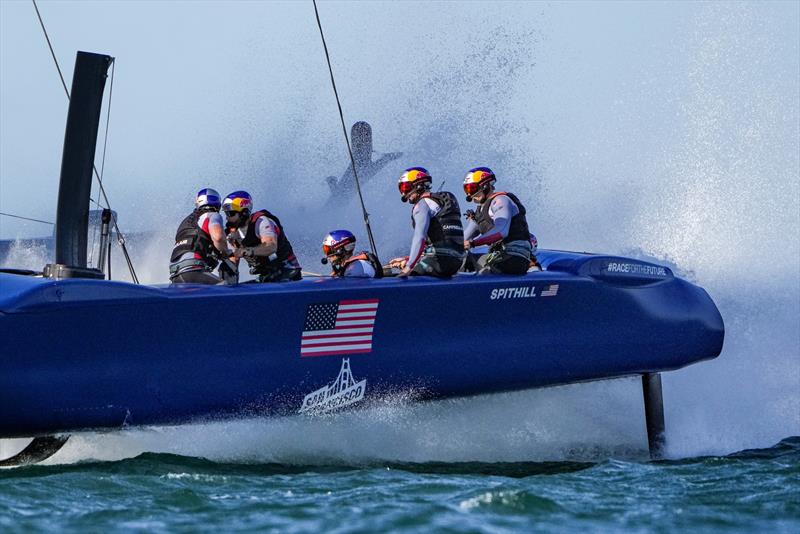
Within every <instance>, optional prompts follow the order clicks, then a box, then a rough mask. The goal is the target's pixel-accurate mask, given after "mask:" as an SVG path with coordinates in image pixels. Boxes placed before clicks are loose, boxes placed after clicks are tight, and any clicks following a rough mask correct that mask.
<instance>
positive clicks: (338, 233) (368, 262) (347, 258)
mask: <svg viewBox="0 0 800 534" xmlns="http://www.w3.org/2000/svg"><path fill="white" fill-rule="evenodd" d="M355 248H356V236H354V235H353V234H352V232H349V231H348V230H334V231H333V232H331V233H329V234H328V235H326V236H325V239H324V240H323V241H322V253H323V254H325V257H324V258H322V263H323V264H326V263H330V264H331V268H332V272H331V276H333V277H346V278H350V277H353V278H381V277H383V267H382V266H381V262H380V261H379V260H378V258H377V257H376V256H375V255H374V254H373V253H372V252H367V251H362V252H359V253H358V254H354V253H353V251H354V250H355Z"/></svg>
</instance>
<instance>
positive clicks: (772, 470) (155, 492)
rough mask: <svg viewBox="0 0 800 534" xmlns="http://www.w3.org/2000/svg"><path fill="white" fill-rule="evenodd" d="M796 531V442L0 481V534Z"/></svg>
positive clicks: (799, 474)
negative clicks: (676, 451) (590, 456)
mask: <svg viewBox="0 0 800 534" xmlns="http://www.w3.org/2000/svg"><path fill="white" fill-rule="evenodd" d="M684 529H691V530H692V531H693V532H720V531H740V532H793V533H796V532H800V437H793V438H788V439H785V440H783V441H782V442H780V443H779V444H777V445H775V446H774V447H771V448H769V449H760V450H750V451H743V452H739V453H736V454H732V455H728V456H724V457H701V458H690V459H683V460H679V461H663V462H652V463H650V462H631V461H620V460H614V459H610V460H605V461H602V462H598V463H589V462H586V463H581V462H547V463H535V462H517V463H500V464H493V463H404V464H380V465H367V466H352V467H347V466H337V467H313V466H286V465H278V464H254V465H247V464H228V463H215V462H211V461H208V460H205V459H201V458H193V457H185V456H177V455H171V454H152V453H147V454H142V455H140V456H138V457H135V458H131V459H126V460H121V461H113V462H82V463H77V464H66V465H53V466H32V467H25V468H16V469H5V470H2V471H0V531H2V532H30V531H73V532H92V531H94V532H106V531H143V532H144V531H146V532H196V531H219V532H230V531H260V532H270V531H272V532H385V531H395V532H429V531H439V532H492V533H496V532H530V531H547V532H575V531H578V530H589V531H603V532H607V531H622V530H624V531H663V532H668V531H678V530H684Z"/></svg>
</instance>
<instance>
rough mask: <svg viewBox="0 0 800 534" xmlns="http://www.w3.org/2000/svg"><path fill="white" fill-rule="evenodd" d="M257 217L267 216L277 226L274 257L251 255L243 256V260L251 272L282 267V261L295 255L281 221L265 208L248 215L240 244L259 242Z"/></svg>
mask: <svg viewBox="0 0 800 534" xmlns="http://www.w3.org/2000/svg"><path fill="white" fill-rule="evenodd" d="M259 217H267V218H268V219H270V220H272V222H274V223H275V225H276V226H277V227H278V250H276V251H275V258H274V259H272V260H271V259H269V258H266V257H264V256H253V257H251V258H245V261H247V264H248V265H250V268H251V272H252V273H253V274H266V273H267V272H268V271H271V270H273V269H275V268H276V267H277V268H280V267H282V266H283V262H285V261H287V260H294V259H295V255H294V251H293V250H292V245H291V243H289V240H288V239H287V238H286V232H284V231H283V225H281V221H280V220H279V219H278V218H277V217H276V216H275V215H273V214H272V213H270V212H269V211H267V210H259V211H256V212H255V213H253V214H252V215H251V216H250V224H249V225H248V226H247V232H246V233H245V236H244V239H243V240H242V242H241V246H243V247H256V246H258V245H260V244H261V238H260V237H258V236H257V235H256V221H257V220H258V218H259Z"/></svg>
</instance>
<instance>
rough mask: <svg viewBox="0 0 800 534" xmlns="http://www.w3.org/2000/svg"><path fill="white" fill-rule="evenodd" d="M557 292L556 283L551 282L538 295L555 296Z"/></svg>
mask: <svg viewBox="0 0 800 534" xmlns="http://www.w3.org/2000/svg"><path fill="white" fill-rule="evenodd" d="M557 294H558V284H552V285H549V286H547V287H546V288H544V289H543V290H542V294H541V295H539V296H540V297H555V296H556V295H557Z"/></svg>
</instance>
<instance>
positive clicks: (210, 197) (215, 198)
mask: <svg viewBox="0 0 800 534" xmlns="http://www.w3.org/2000/svg"><path fill="white" fill-rule="evenodd" d="M194 205H195V207H196V208H197V209H201V208H213V209H214V211H216V210H218V209H219V208H220V206H222V197H221V196H220V195H219V193H217V190H216V189H210V188H206V189H201V190H200V191H198V192H197V196H196V197H195V199H194Z"/></svg>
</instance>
